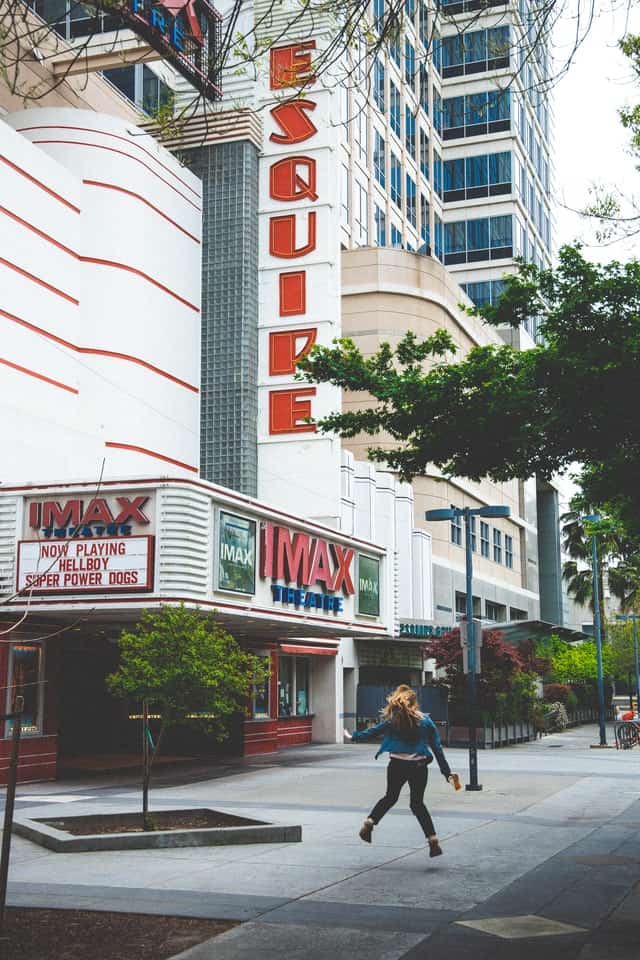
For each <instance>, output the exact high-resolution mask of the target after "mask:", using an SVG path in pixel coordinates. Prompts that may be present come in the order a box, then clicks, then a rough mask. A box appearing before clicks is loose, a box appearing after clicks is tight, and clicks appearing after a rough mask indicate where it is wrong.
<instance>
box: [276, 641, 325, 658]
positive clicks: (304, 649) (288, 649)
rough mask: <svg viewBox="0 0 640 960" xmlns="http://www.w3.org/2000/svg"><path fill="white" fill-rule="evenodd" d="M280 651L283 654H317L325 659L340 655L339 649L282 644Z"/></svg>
mask: <svg viewBox="0 0 640 960" xmlns="http://www.w3.org/2000/svg"><path fill="white" fill-rule="evenodd" d="M280 651H281V653H315V654H316V656H318V655H320V656H323V657H336V656H337V655H338V648H337V647H314V646H312V645H311V644H309V646H302V645H301V644H300V645H295V644H292V643H282V644H280Z"/></svg>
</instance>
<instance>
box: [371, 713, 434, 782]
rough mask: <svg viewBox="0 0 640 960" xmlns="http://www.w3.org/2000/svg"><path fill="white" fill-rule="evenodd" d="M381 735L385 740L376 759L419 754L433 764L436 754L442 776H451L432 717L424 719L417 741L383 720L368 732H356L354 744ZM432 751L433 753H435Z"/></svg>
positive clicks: (418, 731)
mask: <svg viewBox="0 0 640 960" xmlns="http://www.w3.org/2000/svg"><path fill="white" fill-rule="evenodd" d="M379 733H383V734H384V739H383V741H382V743H381V745H380V749H379V750H378V752H377V753H376V759H377V758H378V757H379V756H380V754H381V753H418V754H421V755H422V756H424V757H425V758H426V761H427V763H431V761H432V760H433V754H435V757H436V760H437V762H438V766H439V767H440V773H441V774H442V776H443V777H448V776H450V774H451V768H450V767H449V764H448V763H447V759H446V757H445V755H444V751H443V749H442V742H441V740H440V735H439V733H438V728H437V727H436V725H435V723H434V722H433V720H432V719H431V717H426V716H425V717H423V718H422V720H421V721H420V723H419V725H418V727H417V728H416V734H417V737H416V738H415V739H409V738H408V737H407V736H402V734H400V733H399V732H398V731H397V730H395V729H394V727H393V724H392V723H390V721H389V720H381V721H380V723H377V724H376V725H375V727H369V729H368V730H360V731H357V730H356V731H354V733H353V734H352V739H353V741H354V742H355V741H363V740H371V739H372V738H373V737H375V736H376V735H377V734H379ZM429 748H431V749H429ZM431 751H433V753H432V752H431Z"/></svg>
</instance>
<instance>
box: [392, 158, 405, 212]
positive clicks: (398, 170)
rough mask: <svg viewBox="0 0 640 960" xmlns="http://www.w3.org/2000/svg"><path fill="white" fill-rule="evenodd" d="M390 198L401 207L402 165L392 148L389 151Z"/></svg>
mask: <svg viewBox="0 0 640 960" xmlns="http://www.w3.org/2000/svg"><path fill="white" fill-rule="evenodd" d="M390 194H391V200H392V201H393V203H395V205H396V207H398V208H399V209H402V167H401V165H400V161H399V160H398V158H397V157H396V155H395V153H394V152H393V150H392V151H391V189H390Z"/></svg>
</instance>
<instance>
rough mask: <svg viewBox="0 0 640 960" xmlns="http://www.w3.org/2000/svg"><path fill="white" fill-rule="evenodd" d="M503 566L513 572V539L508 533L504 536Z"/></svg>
mask: <svg viewBox="0 0 640 960" xmlns="http://www.w3.org/2000/svg"><path fill="white" fill-rule="evenodd" d="M504 565H505V567H509V569H510V570H513V537H510V536H509V534H508V533H505V535H504Z"/></svg>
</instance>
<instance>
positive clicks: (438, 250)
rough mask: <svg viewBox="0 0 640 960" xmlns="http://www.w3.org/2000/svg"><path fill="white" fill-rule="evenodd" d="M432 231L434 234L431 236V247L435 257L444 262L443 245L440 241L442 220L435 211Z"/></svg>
mask: <svg viewBox="0 0 640 960" xmlns="http://www.w3.org/2000/svg"><path fill="white" fill-rule="evenodd" d="M433 232H434V234H435V236H434V238H433V247H434V252H435V255H436V257H437V259H438V260H439V261H440V263H444V246H443V242H442V234H443V230H442V220H441V219H440V217H439V216H438V214H437V213H434V215H433Z"/></svg>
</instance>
